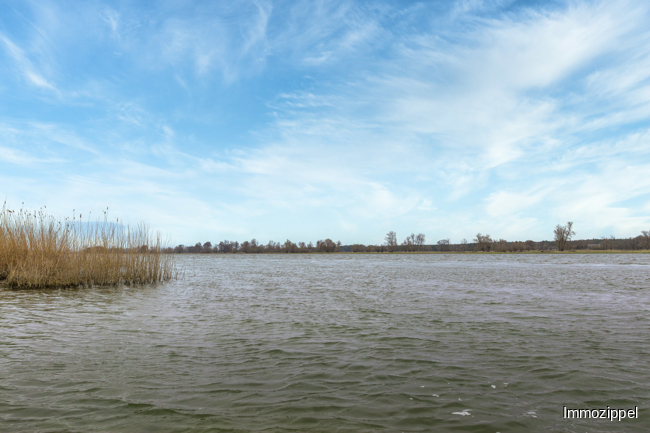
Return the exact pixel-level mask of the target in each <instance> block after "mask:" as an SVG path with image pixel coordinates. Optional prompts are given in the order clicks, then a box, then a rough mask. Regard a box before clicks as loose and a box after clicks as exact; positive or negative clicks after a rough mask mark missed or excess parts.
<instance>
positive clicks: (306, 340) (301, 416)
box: [0, 255, 650, 432]
mask: <svg viewBox="0 0 650 433" xmlns="http://www.w3.org/2000/svg"><path fill="white" fill-rule="evenodd" d="M180 261H181V265H182V266H183V267H184V268H185V269H186V271H187V272H186V274H187V275H188V276H187V277H186V278H185V280H183V281H176V282H172V283H167V284H163V285H160V286H151V287H139V288H112V289H82V290H49V291H9V290H3V289H0V426H1V428H0V430H2V431H9V432H11V431H47V432H64V431H65V432H68V431H79V432H81V431H84V432H85V431H100V432H109V431H110V432H149V431H160V432H176V431H178V432H181V431H183V432H185V431H190V430H192V431H208V430H209V431H265V432H269V431H272V432H275V431H300V432H312V431H313V432H335V431H344V432H363V431H476V432H497V431H499V432H507V431H521V432H528V431H530V432H533V431H566V432H574V431H575V432H577V431H580V432H583V431H590V432H596V431H603V432H604V431H626V432H634V431H646V430H645V428H646V426H647V425H649V424H648V423H649V422H650V421H648V419H650V413H649V412H648V406H649V403H650V391H649V390H650V365H649V363H648V359H650V338H649V336H650V332H649V331H650V314H649V313H650V290H649V289H650V256H647V255H514V256H511V255H390V256H389V255H296V256H285V255H260V256H257V255H255V256H252V255H247V256H239V255H237V256H230V255H229V256H221V255H209V256H181V257H180ZM564 405H566V406H568V407H571V408H601V407H602V408H606V407H607V406H610V407H616V408H634V406H638V407H639V415H640V419H638V420H624V421H621V422H610V421H605V420H565V419H562V408H563V406H564Z"/></svg>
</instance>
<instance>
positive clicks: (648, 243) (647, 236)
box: [641, 230, 650, 250]
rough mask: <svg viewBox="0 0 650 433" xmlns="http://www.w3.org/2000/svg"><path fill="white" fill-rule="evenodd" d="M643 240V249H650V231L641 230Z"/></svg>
mask: <svg viewBox="0 0 650 433" xmlns="http://www.w3.org/2000/svg"><path fill="white" fill-rule="evenodd" d="M641 234H642V235H643V240H644V241H645V249H646V250H648V249H650V230H641Z"/></svg>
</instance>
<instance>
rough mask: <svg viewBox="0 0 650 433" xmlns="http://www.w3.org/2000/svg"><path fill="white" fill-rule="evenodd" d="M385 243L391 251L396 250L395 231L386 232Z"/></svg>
mask: <svg viewBox="0 0 650 433" xmlns="http://www.w3.org/2000/svg"><path fill="white" fill-rule="evenodd" d="M386 245H388V249H389V250H390V252H391V253H393V252H395V251H396V250H397V233H395V232H394V231H392V230H391V231H389V232H388V233H386Z"/></svg>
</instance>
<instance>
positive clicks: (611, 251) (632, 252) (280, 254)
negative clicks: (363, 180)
mask: <svg viewBox="0 0 650 433" xmlns="http://www.w3.org/2000/svg"><path fill="white" fill-rule="evenodd" d="M166 254H172V255H179V256H185V255H188V256H211V255H218V256H222V255H230V256H242V255H246V256H264V255H276V256H289V255H337V254H345V255H355V254H356V255H387V256H388V255H412V254H454V255H462V254H477V255H478V254H483V255H518V254H557V255H566V254H585V255H590V254H650V250H574V251H551V250H549V251H518V252H511V251H487V252H486V251H395V252H392V253H389V252H376V251H372V252H365V251H364V252H354V253H353V252H351V251H334V252H331V253H327V252H322V251H318V252H316V251H315V252H309V253H280V252H278V253H243V252H242V253H239V252H237V253H166Z"/></svg>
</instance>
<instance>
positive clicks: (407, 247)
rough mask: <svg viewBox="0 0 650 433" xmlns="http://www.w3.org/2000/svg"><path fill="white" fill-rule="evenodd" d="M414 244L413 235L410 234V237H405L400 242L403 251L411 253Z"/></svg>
mask: <svg viewBox="0 0 650 433" xmlns="http://www.w3.org/2000/svg"><path fill="white" fill-rule="evenodd" d="M414 244H415V234H413V233H411V236H407V237H406V239H404V242H402V245H404V251H413V245H414Z"/></svg>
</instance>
